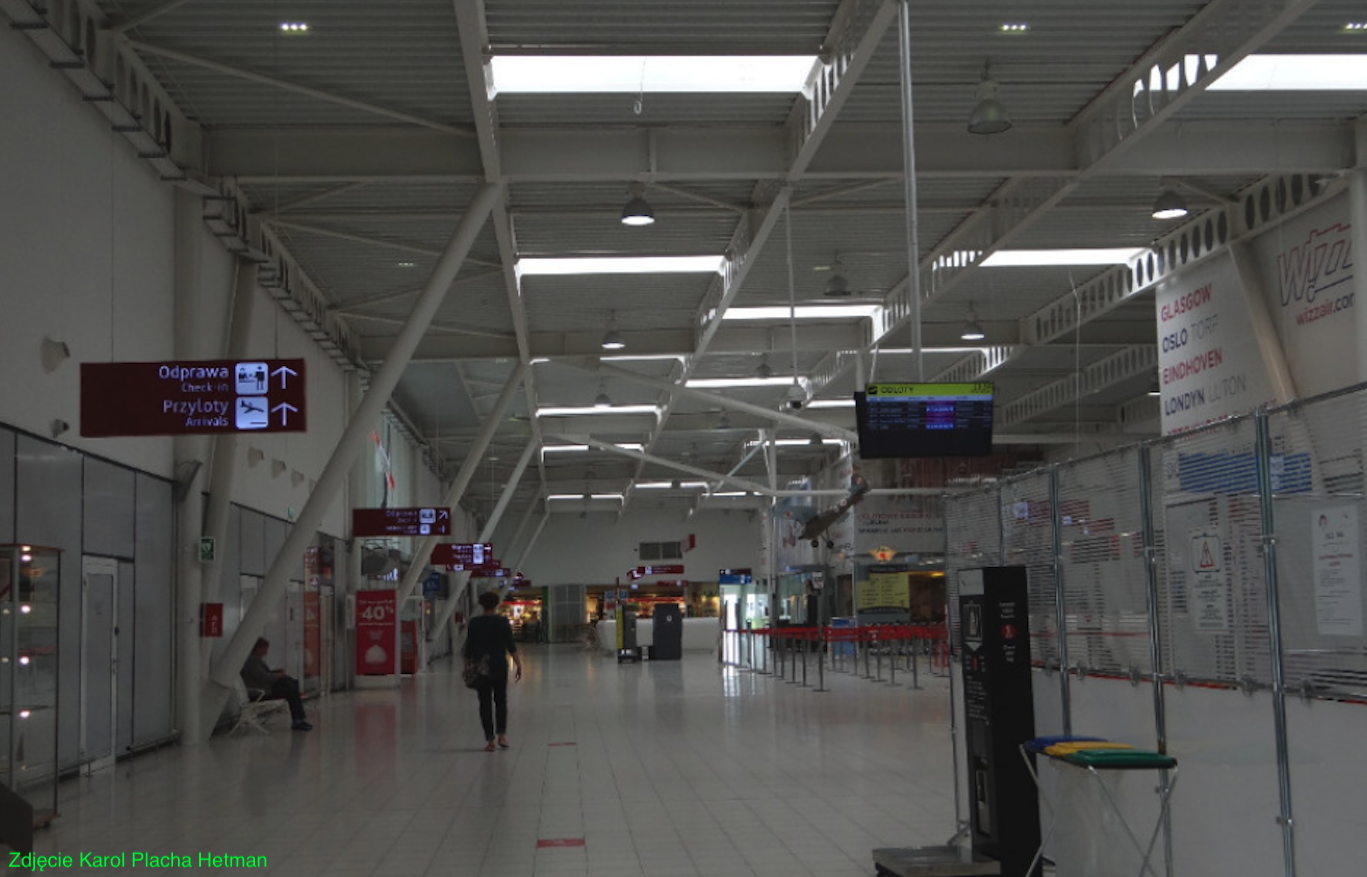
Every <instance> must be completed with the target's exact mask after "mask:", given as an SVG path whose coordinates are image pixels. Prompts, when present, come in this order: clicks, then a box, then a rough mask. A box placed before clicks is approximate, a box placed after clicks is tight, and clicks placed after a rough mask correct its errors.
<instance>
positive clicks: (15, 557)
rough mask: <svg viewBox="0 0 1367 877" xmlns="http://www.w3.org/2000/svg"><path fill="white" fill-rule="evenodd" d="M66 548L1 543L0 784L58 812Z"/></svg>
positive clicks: (44, 818) (38, 808) (48, 816)
mask: <svg viewBox="0 0 1367 877" xmlns="http://www.w3.org/2000/svg"><path fill="white" fill-rule="evenodd" d="M60 572H61V551H60V550H58V549H56V548H42V547H39V546H37V545H0V782H3V783H4V784H5V785H6V786H8V787H9V788H10V789H11V790H12V791H14V792H15V793H17V794H18V795H19V796H20V797H22V798H23V799H24V800H26V801H28V803H29V804H31V805H32V806H33V822H34V825H35V826H41V825H46V824H47V823H48V822H50V821H51V820H52V819H53V818H55V817H56V816H57V593H58V592H57V588H58V583H59V582H60V581H61V575H60Z"/></svg>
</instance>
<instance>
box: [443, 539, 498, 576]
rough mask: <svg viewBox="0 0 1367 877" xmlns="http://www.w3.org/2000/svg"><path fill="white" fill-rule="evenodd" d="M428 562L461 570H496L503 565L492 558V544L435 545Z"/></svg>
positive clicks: (450, 543)
mask: <svg viewBox="0 0 1367 877" xmlns="http://www.w3.org/2000/svg"><path fill="white" fill-rule="evenodd" d="M429 562H430V563H431V564H432V565H433V566H442V565H445V566H459V567H461V568H462V569H475V568H479V569H484V568H495V569H497V568H498V567H500V566H502V565H503V564H502V563H500V562H499V561H498V560H496V559H495V558H494V543H492V542H447V543H444V544H441V545H435V546H433V547H432V557H431V559H430V561H429ZM459 571H460V570H457V572H459Z"/></svg>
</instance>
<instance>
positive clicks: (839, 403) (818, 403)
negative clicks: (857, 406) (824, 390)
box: [807, 399, 854, 408]
mask: <svg viewBox="0 0 1367 877" xmlns="http://www.w3.org/2000/svg"><path fill="white" fill-rule="evenodd" d="M807 407H808V408H853V407H854V400H853V399H813V400H812V401H810V402H808V403H807Z"/></svg>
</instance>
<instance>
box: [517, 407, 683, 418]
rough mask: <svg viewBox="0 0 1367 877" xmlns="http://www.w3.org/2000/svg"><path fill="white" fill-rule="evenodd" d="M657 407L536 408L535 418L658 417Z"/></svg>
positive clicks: (658, 409)
mask: <svg viewBox="0 0 1367 877" xmlns="http://www.w3.org/2000/svg"><path fill="white" fill-rule="evenodd" d="M660 411H661V408H660V406H658V405H612V406H610V407H607V408H602V407H599V406H597V405H574V406H565V407H562V408H549V407H548V408H538V409H536V416H537V417H574V416H576V415H579V414H654V415H655V416H656V417H659V416H660Z"/></svg>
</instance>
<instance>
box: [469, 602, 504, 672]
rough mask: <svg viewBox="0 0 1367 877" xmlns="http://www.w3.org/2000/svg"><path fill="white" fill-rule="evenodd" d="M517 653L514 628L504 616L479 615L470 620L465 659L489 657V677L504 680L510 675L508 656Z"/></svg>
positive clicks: (474, 659) (476, 659) (475, 659)
mask: <svg viewBox="0 0 1367 877" xmlns="http://www.w3.org/2000/svg"><path fill="white" fill-rule="evenodd" d="M515 651H517V644H516V643H514V642H513V626H512V625H511V624H510V623H508V619H506V618H504V617H503V616H502V615H477V616H475V617H474V618H471V619H470V627H469V629H467V630H466V632H465V650H464V651H463V652H462V653H461V654H462V655H463V656H464V657H466V658H468V659H470V660H473V661H478V660H479V657H480V655H488V656H489V675H490V676H493V677H495V678H503V677H506V676H507V675H508V656H509V655H511V654H512V653H513V652H515Z"/></svg>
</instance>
